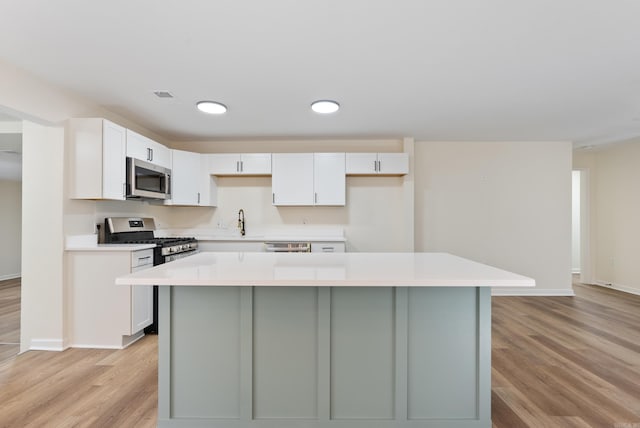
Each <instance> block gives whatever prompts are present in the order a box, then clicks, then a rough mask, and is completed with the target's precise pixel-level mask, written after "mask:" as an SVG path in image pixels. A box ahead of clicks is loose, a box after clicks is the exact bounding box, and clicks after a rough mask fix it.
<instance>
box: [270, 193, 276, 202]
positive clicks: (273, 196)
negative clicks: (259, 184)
mask: <svg viewBox="0 0 640 428" xmlns="http://www.w3.org/2000/svg"><path fill="white" fill-rule="evenodd" d="M271 203H272V204H275V203H276V194H275V193H272V194H271Z"/></svg>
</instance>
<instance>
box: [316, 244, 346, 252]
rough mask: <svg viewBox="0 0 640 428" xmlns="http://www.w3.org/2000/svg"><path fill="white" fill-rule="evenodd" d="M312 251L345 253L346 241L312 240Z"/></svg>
mask: <svg viewBox="0 0 640 428" xmlns="http://www.w3.org/2000/svg"><path fill="white" fill-rule="evenodd" d="M311 252H312V253H344V252H345V245H344V242H312V243H311Z"/></svg>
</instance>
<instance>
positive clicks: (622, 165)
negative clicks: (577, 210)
mask: <svg viewBox="0 0 640 428" xmlns="http://www.w3.org/2000/svg"><path fill="white" fill-rule="evenodd" d="M639 165H640V139H635V140H630V141H626V142H622V143H619V144H614V145H609V146H605V147H601V148H598V149H597V150H593V151H576V154H575V160H574V168H583V169H586V170H588V171H589V173H590V176H591V177H592V178H591V180H590V186H589V187H590V188H589V197H590V199H591V201H592V204H591V230H592V236H593V238H592V240H591V243H590V245H591V253H592V255H593V257H592V259H591V263H592V266H593V276H592V278H593V279H594V281H593V282H595V283H596V284H600V285H607V286H611V287H613V288H617V289H620V290H624V291H628V292H631V293H634V294H640V264H639V263H638V254H640V239H638V237H639V236H640V222H639V221H638V219H640V191H639V183H640V168H639V167H638V166H639Z"/></svg>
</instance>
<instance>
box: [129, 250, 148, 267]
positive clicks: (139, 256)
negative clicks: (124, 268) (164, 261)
mask: <svg viewBox="0 0 640 428" xmlns="http://www.w3.org/2000/svg"><path fill="white" fill-rule="evenodd" d="M146 265H150V266H153V248H150V249H148V250H140V251H132V252H131V269H135V268H137V267H139V266H146Z"/></svg>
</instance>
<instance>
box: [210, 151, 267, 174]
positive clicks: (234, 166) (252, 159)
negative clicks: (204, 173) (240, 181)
mask: <svg viewBox="0 0 640 428" xmlns="http://www.w3.org/2000/svg"><path fill="white" fill-rule="evenodd" d="M210 162H211V164H210V169H209V171H210V173H211V174H212V175H271V153H241V154H238V153H222V154H212V155H210Z"/></svg>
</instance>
